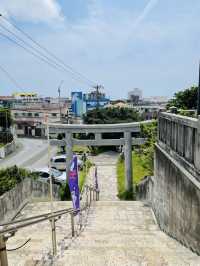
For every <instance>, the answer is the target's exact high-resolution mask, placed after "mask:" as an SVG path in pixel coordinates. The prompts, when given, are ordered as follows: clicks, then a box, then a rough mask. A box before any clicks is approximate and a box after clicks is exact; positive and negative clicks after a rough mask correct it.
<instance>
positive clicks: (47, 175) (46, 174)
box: [40, 172, 49, 178]
mask: <svg viewBox="0 0 200 266" xmlns="http://www.w3.org/2000/svg"><path fill="white" fill-rule="evenodd" d="M40 176H41V177H43V178H48V177H49V174H48V173H46V172H41V173H40Z"/></svg>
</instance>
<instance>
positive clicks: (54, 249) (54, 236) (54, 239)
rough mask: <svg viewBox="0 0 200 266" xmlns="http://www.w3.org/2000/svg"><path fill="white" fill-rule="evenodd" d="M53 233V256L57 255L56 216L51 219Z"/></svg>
mask: <svg viewBox="0 0 200 266" xmlns="http://www.w3.org/2000/svg"><path fill="white" fill-rule="evenodd" d="M51 234H52V250H53V256H55V255H56V254H57V246H56V225H55V218H52V219H51Z"/></svg>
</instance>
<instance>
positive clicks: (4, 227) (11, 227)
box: [0, 185, 99, 266]
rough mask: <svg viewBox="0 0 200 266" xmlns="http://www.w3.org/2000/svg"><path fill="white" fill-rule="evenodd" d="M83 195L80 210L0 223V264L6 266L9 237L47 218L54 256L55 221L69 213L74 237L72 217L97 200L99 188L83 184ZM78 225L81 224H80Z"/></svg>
mask: <svg viewBox="0 0 200 266" xmlns="http://www.w3.org/2000/svg"><path fill="white" fill-rule="evenodd" d="M84 195H85V197H86V198H85V202H84V205H83V206H82V207H81V209H80V211H75V210H73V209H72V208H68V209H63V210H59V211H54V212H49V213H44V214H41V215H37V216H32V217H28V218H24V219H19V220H15V221H10V222H7V223H3V224H1V225H0V266H8V259H7V249H6V241H7V240H8V238H9V237H12V236H13V235H14V234H15V233H16V232H17V231H18V230H20V229H21V228H24V227H28V226H31V225H34V224H38V223H42V222H44V221H47V220H49V221H50V223H51V237H52V252H53V256H55V255H56V254H57V244H56V226H55V225H56V221H57V220H58V219H60V218H61V216H62V215H64V214H69V215H70V216H71V234H72V237H74V236H75V222H74V217H75V216H76V215H77V214H78V213H81V212H82V211H84V210H86V209H87V208H88V207H90V205H91V203H92V201H94V200H96V201H98V200H99V190H97V189H95V188H94V187H92V186H88V185H85V186H84V189H83V191H82V193H81V199H83V197H84ZM80 226H82V225H81V224H80Z"/></svg>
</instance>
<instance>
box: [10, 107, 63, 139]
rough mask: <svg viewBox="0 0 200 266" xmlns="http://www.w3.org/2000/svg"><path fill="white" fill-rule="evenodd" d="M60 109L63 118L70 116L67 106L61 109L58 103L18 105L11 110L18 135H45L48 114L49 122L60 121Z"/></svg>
mask: <svg viewBox="0 0 200 266" xmlns="http://www.w3.org/2000/svg"><path fill="white" fill-rule="evenodd" d="M60 111H61V116H62V118H63V119H64V118H66V117H67V116H68V112H67V111H68V110H67V108H66V107H65V106H62V107H61V109H60V107H59V106H58V105H52V104H49V105H40V106H39V105H37V106H36V105H35V106H28V105H26V106H24V105H22V106H18V107H15V108H13V109H12V110H11V112H12V117H13V120H14V123H15V128H16V134H17V135H18V136H28V137H45V136H46V127H45V125H44V124H43V123H44V122H45V121H46V117H47V116H48V121H49V123H56V122H60Z"/></svg>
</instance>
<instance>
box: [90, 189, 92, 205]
mask: <svg viewBox="0 0 200 266" xmlns="http://www.w3.org/2000/svg"><path fill="white" fill-rule="evenodd" d="M91 202H92V189H91V187H90V205H91Z"/></svg>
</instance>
